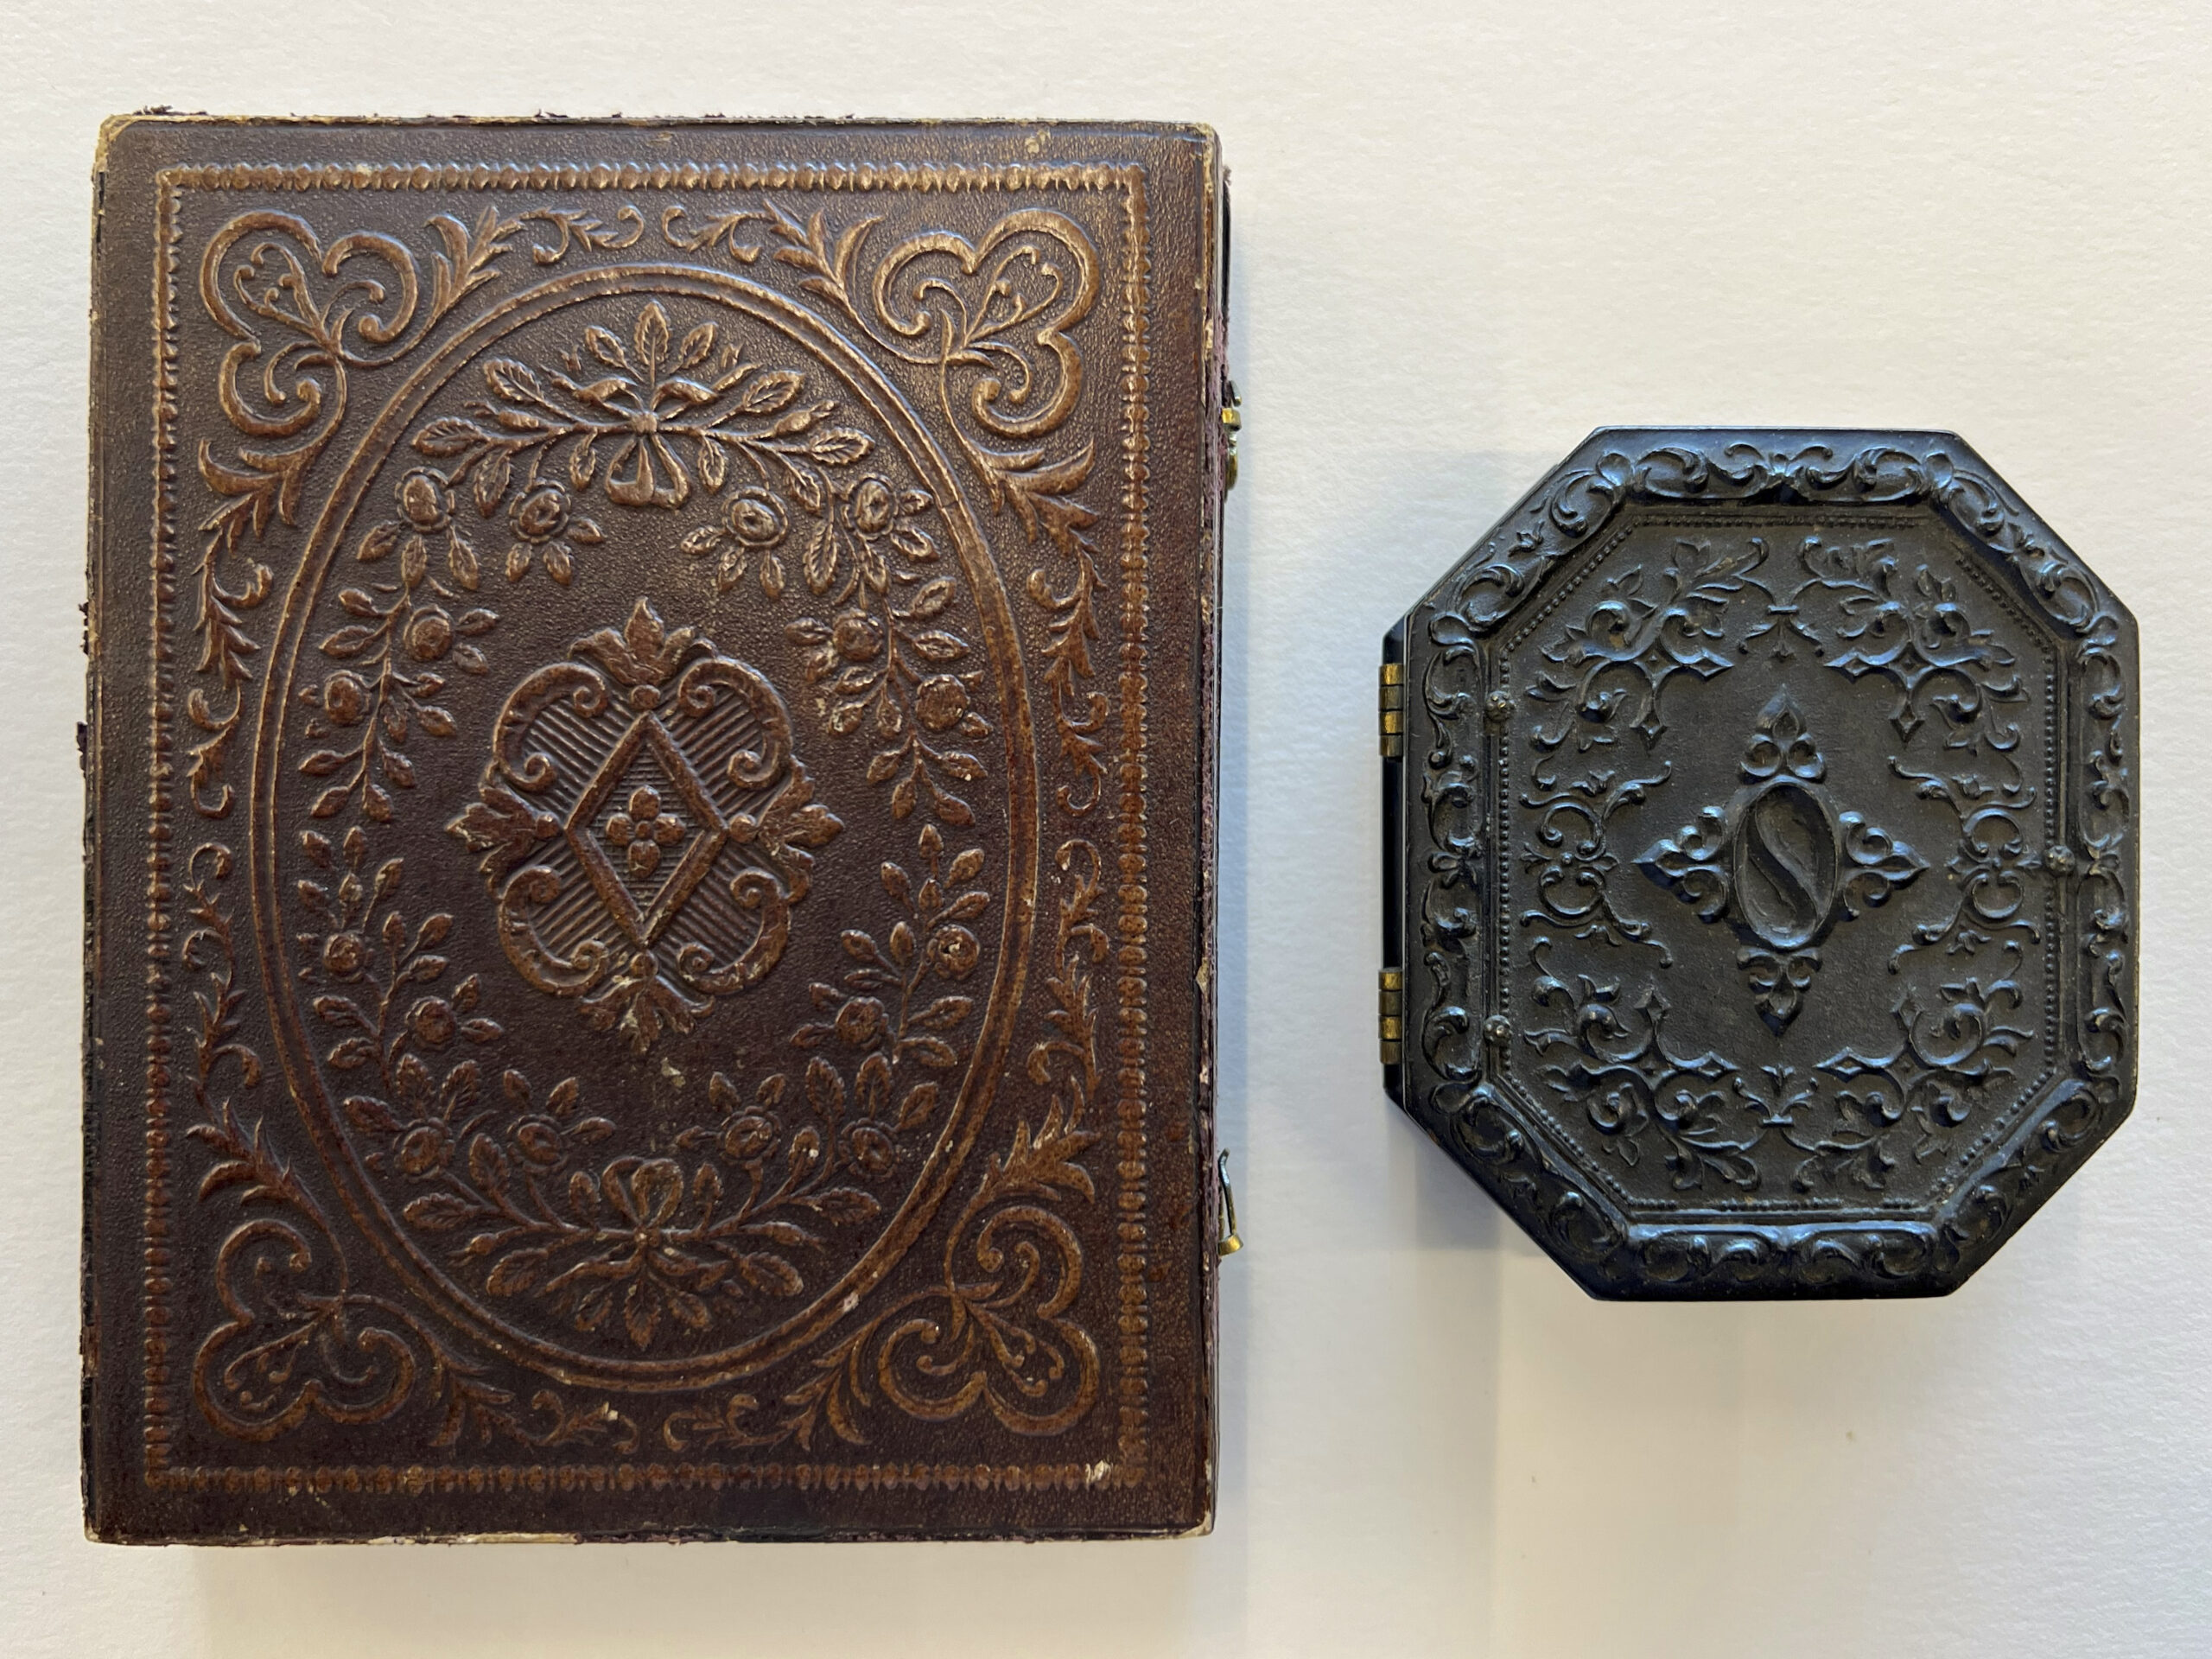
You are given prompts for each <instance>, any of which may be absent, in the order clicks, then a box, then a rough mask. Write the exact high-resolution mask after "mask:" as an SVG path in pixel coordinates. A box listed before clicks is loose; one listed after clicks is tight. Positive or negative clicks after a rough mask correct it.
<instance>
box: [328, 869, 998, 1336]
mask: <svg viewBox="0 0 2212 1659" xmlns="http://www.w3.org/2000/svg"><path fill="white" fill-rule="evenodd" d="M921 849H922V853H923V856H924V861H925V868H924V871H923V873H922V879H921V881H920V884H919V886H918V887H916V886H915V884H914V881H913V878H912V875H910V874H909V873H908V872H907V871H906V869H905V868H903V867H901V866H900V865H898V864H896V863H890V862H887V863H886V864H885V865H884V866H883V868H882V872H881V875H882V881H883V886H884V889H885V891H886V893H887V894H888V895H889V896H890V897H891V898H892V899H893V901H894V902H895V903H896V904H897V906H899V910H900V911H901V912H903V913H902V915H901V916H900V918H899V920H898V921H897V922H896V923H894V924H893V926H892V928H891V929H890V931H889V932H888V934H887V937H886V938H885V939H884V940H883V941H881V942H879V941H878V940H877V939H876V938H874V936H873V935H871V934H869V933H868V932H865V931H861V930H858V929H855V930H850V931H848V932H847V933H846V934H845V935H844V936H843V940H842V943H843V946H844V950H845V953H846V955H847V957H849V958H850V959H851V961H852V963H854V965H853V967H851V968H850V969H848V970H847V972H846V973H845V975H844V976H843V983H842V986H829V985H816V986H814V987H813V988H812V989H813V994H814V1001H815V1003H816V1006H817V1008H819V1009H820V1010H822V1011H823V1012H824V1013H825V1014H829V1018H828V1019H827V1020H823V1021H822V1022H819V1023H812V1024H808V1025H805V1026H802V1027H800V1028H799V1029H798V1031H796V1032H794V1033H792V1034H791V1039H790V1042H791V1047H792V1048H793V1049H795V1050H797V1051H798V1052H801V1053H803V1054H804V1055H806V1057H807V1058H805V1060H804V1064H803V1065H799V1066H797V1067H793V1068H791V1069H789V1070H785V1071H775V1072H772V1073H770V1074H768V1075H766V1076H764V1077H761V1078H760V1080H759V1082H758V1084H756V1085H755V1086H754V1087H753V1090H752V1091H751V1094H750V1096H749V1097H748V1096H747V1095H746V1094H745V1092H744V1091H742V1090H741V1088H740V1086H739V1084H738V1082H737V1080H736V1079H734V1077H731V1076H730V1075H729V1074H728V1073H726V1072H722V1071H716V1072H715V1073H714V1074H713V1076H712V1077H711V1078H710V1080H709V1085H708V1097H709V1101H710V1102H711V1103H713V1105H714V1107H715V1110H716V1112H717V1113H718V1114H719V1115H720V1117H721V1122H719V1123H718V1124H712V1125H693V1126H690V1127H689V1128H683V1129H682V1130H679V1131H678V1132H677V1135H675V1137H674V1146H675V1149H676V1150H677V1151H678V1152H681V1153H683V1154H691V1155H695V1156H696V1161H693V1162H691V1163H690V1166H689V1167H687V1166H686V1163H685V1161H684V1160H680V1159H678V1158H676V1157H648V1156H636V1155H630V1156H624V1157H620V1158H616V1159H613V1160H611V1161H607V1162H606V1163H604V1164H601V1163H599V1162H598V1161H597V1160H595V1159H593V1158H590V1157H589V1156H588V1154H586V1152H585V1151H584V1148H585V1147H588V1146H589V1145H591V1144H593V1143H595V1142H597V1141H602V1140H604V1139H606V1138H607V1135H610V1134H612V1133H613V1128H614V1126H613V1124H612V1123H611V1122H608V1121H607V1120H606V1119H604V1118H601V1117H593V1116H578V1112H579V1110H580V1106H579V1096H580V1092H581V1091H580V1089H579V1085H578V1084H577V1081H576V1079H575V1078H573V1077H571V1078H568V1079H565V1080H563V1082H562V1083H560V1084H556V1085H555V1087H554V1088H553V1089H552V1090H550V1092H549V1094H548V1095H547V1096H546V1098H545V1102H544V1104H543V1107H542V1108H540V1107H538V1106H536V1105H535V1104H534V1103H533V1101H532V1095H531V1088H530V1084H529V1083H528V1081H527V1079H526V1078H525V1077H524V1076H523V1075H522V1074H521V1073H520V1072H518V1071H512V1070H510V1071H507V1072H505V1074H504V1075H503V1077H502V1078H501V1090H502V1094H503V1096H504V1098H505V1106H503V1107H497V1108H495V1109H489V1110H475V1109H474V1105H475V1102H474V1096H475V1080H474V1071H473V1070H472V1071H471V1072H470V1074H469V1075H468V1077H467V1078H466V1080H465V1083H464V1086H462V1087H461V1088H459V1089H457V1090H456V1089H453V1088H448V1090H447V1091H445V1093H444V1094H443V1095H442V1096H441V1100H440V1103H439V1109H437V1111H436V1112H435V1114H434V1115H433V1116H432V1117H431V1118H430V1119H429V1121H427V1122H415V1123H411V1124H410V1123H401V1122H397V1121H391V1122H381V1123H378V1124H377V1125H375V1126H374V1127H377V1128H382V1129H384V1130H385V1131H386V1132H387V1133H390V1134H391V1135H393V1136H394V1137H395V1139H394V1141H393V1151H394V1156H395V1158H396V1160H397V1169H398V1171H399V1173H401V1174H403V1175H404V1176H406V1177H408V1178H409V1179H412V1180H415V1181H416V1182H418V1183H420V1184H421V1185H423V1187H424V1188H425V1190H424V1191H423V1192H421V1193H420V1194H418V1196H416V1197H415V1198H412V1199H410V1201H409V1202H408V1203H407V1204H406V1205H404V1208H403V1210H402V1212H401V1213H402V1216H403V1217H404V1220H405V1221H406V1222H407V1223H408V1224H410V1226H412V1227H414V1228H416V1230H420V1231H423V1232H426V1233H433V1234H438V1235H449V1236H451V1237H452V1239H453V1241H454V1242H453V1244H452V1246H451V1249H450V1255H451V1257H452V1260H453V1261H454V1264H455V1266H456V1267H458V1268H464V1269H467V1270H469V1271H471V1272H472V1273H474V1272H480V1273H481V1274H482V1280H483V1287H484V1290H485V1293H486V1295H488V1296H490V1297H493V1298H495V1299H512V1298H518V1297H530V1298H534V1299H536V1300H539V1301H542V1302H543V1303H544V1304H545V1305H546V1306H549V1307H550V1309H551V1310H552V1311H553V1312H554V1313H555V1314H556V1316H557V1317H560V1318H562V1319H566V1320H567V1321H568V1322H569V1324H570V1325H572V1326H573V1327H574V1328H575V1329H576V1330H577V1331H580V1332H585V1333H586V1334H591V1333H595V1332H601V1331H608V1332H613V1331H616V1330H618V1329H619V1332H620V1334H621V1335H622V1336H623V1337H625V1338H627V1340H628V1342H629V1344H630V1345H631V1346H632V1348H634V1349H635V1350H637V1351H639V1352H645V1351H651V1350H652V1349H653V1348H654V1347H655V1346H656V1345H657V1344H660V1343H661V1342H662V1341H663V1340H664V1339H674V1338H682V1337H693V1338H696V1337H703V1336H704V1335H706V1334H707V1333H708V1332H710V1331H712V1330H713V1329H714V1328H715V1326H716V1325H718V1324H721V1323H724V1322H727V1321H728V1320H729V1319H738V1318H741V1317H743V1315H744V1313H745V1311H746V1310H747V1309H748V1308H751V1307H753V1306H755V1305H757V1304H758V1303H759V1302H760V1301H761V1300H764V1299H765V1300H770V1301H777V1300H789V1299H791V1298H793V1297H796V1296H798V1295H799V1294H802V1293H803V1292H804V1290H805V1289H806V1287H807V1286H808V1284H809V1283H810V1282H811V1275H812V1274H814V1273H815V1272H818V1271H819V1268H818V1265H817V1264H818V1263H819V1262H820V1261H821V1257H820V1256H819V1255H818V1254H814V1255H810V1253H818V1252H820V1251H821V1250H823V1249H825V1248H826V1246H827V1244H828V1242H829V1241H828V1237H827V1234H828V1233H829V1231H833V1230H836V1229H837V1228H840V1227H846V1226H850V1225H854V1224H859V1223H862V1222H866V1221H868V1220H870V1219H872V1218H874V1217H876V1216H878V1215H880V1213H881V1211H882V1209H883V1201H882V1200H881V1199H880V1198H878V1197H877V1196H876V1193H875V1192H874V1191H871V1190H870V1189H871V1188H875V1187H879V1186H880V1185H881V1184H882V1183H883V1182H885V1181H886V1180H887V1179H889V1178H891V1177H892V1176H893V1174H894V1173H896V1171H897V1169H898V1167H899V1161H900V1152H899V1138H900V1137H901V1136H903V1135H907V1134H908V1133H909V1132H911V1131H914V1130H918V1129H921V1130H926V1129H928V1128H930V1126H931V1119H932V1118H933V1116H935V1114H936V1112H937V1108H938V1101H939V1095H940V1088H941V1085H940V1084H939V1083H938V1080H937V1077H936V1076H934V1075H930V1076H925V1077H922V1078H920V1079H919V1080H909V1078H908V1076H907V1073H908V1072H909V1071H910V1070H911V1069H913V1068H918V1069H919V1070H920V1071H923V1072H925V1073H928V1074H938V1073H944V1072H946V1071H951V1070H952V1069H954V1068H956V1067H957V1065H959V1063H960V1053H959V1051H958V1050H957V1048H955V1047H954V1046H953V1043H952V1041H951V1040H950V1039H952V1038H953V1037H954V1035H955V1034H956V1033H957V1032H958V1031H959V1029H960V1028H961V1027H963V1025H965V1024H966V1023H967V1021H968V1020H969V1017H970V1015H971V1014H973V1012H974V1007H975V1004H974V1001H973V999H971V998H969V997H967V996H964V995H958V994H957V993H954V992H951V991H949V990H947V989H945V988H944V986H945V985H947V984H949V983H952V982H959V981H962V980H964V979H966V978H967V977H968V976H969V975H970V974H971V973H972V972H973V971H974V969H975V968H976V963H977V960H978V958H979V957H980V954H981V947H980V945H979V944H978V942H977V940H976V936H975V935H974V933H973V932H971V931H969V928H968V927H967V926H966V925H965V924H966V923H968V922H970V921H973V920H975V919H976V918H977V917H978V916H980V915H981V914H982V912H983V910H984V909H985V908H986V906H988V902H989V898H988V893H985V892H984V891H983V890H982V889H981V888H976V887H969V888H964V889H963V888H960V887H959V886H958V884H960V883H961V882H963V881H967V880H972V879H973V878H974V877H975V876H976V874H979V873H980V872H981V870H982V863H983V855H982V850H981V849H969V850H968V851H965V852H963V853H961V854H960V855H957V857H955V858H954V859H952V860H951V861H950V862H949V863H946V862H945V861H944V860H943V857H942V854H943V846H942V842H941V840H940V839H939V838H938V835H937V831H936V829H935V827H934V826H930V827H928V828H926V829H925V830H924V831H923V835H922V838H921ZM833 1010H834V1011H833ZM848 1065H850V1066H852V1067H853V1068H854V1069H853V1071H851V1073H850V1075H848V1072H847V1071H846V1069H845V1068H846V1067H847V1066H848ZM902 1084H903V1085H904V1086H903V1088H902ZM454 1099H458V1100H459V1101H461V1103H462V1104H461V1108H460V1109H458V1110H456V1109H453V1108H452V1106H451V1104H450V1102H451V1101H452V1100H454ZM894 1100H895V1101H896V1104H895V1105H894V1104H893V1102H894ZM351 1104H352V1103H349V1108H350V1107H351ZM463 1113H469V1114H470V1115H467V1116H463ZM359 1121H360V1120H359V1117H358V1116H357V1117H356V1122H357V1123H358V1122H359Z"/></svg>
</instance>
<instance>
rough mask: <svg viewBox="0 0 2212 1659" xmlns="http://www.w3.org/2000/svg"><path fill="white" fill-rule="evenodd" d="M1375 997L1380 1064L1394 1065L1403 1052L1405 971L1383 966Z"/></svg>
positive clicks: (1404, 1034)
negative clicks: (1380, 1050)
mask: <svg viewBox="0 0 2212 1659" xmlns="http://www.w3.org/2000/svg"><path fill="white" fill-rule="evenodd" d="M1380 977H1381V985H1382V988H1381V990H1380V992H1379V993H1378V994H1377V995H1376V1030H1377V1032H1378V1033H1379V1034H1380V1035H1381V1037H1382V1039H1383V1065H1396V1064H1397V1063H1398V1060H1399V1058H1400V1057H1401V1056H1402V1055H1403V1053H1404V1052H1405V1037H1406V1020H1405V1014H1406V971H1405V969H1402V968H1385V969H1383V972H1382V975H1381V976H1380Z"/></svg>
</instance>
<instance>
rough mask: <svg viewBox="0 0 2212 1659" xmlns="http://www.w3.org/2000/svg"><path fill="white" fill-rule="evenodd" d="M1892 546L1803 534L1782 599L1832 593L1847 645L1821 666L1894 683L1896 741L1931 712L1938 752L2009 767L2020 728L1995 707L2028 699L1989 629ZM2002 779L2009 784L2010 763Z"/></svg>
mask: <svg viewBox="0 0 2212 1659" xmlns="http://www.w3.org/2000/svg"><path fill="white" fill-rule="evenodd" d="M1892 549H1893V544H1892V543H1891V541H1890V540H1889V539H1888V538H1886V537H1876V538H1874V539H1872V540H1869V541H1866V542H1860V543H1847V544H1839V543H1826V542H1823V541H1821V538H1820V537H1815V536H1808V537H1806V538H1805V543H1804V545H1803V547H1802V549H1800V550H1799V554H1798V556H1799V558H1800V560H1801V561H1802V563H1803V564H1804V567H1805V569H1806V572H1807V574H1808V580H1807V581H1806V582H1803V583H1802V584H1801V585H1800V586H1799V587H1798V588H1796V590H1795V591H1794V592H1793V593H1792V594H1790V595H1789V600H1788V601H1786V602H1787V603H1788V604H1790V605H1792V606H1794V605H1795V604H1796V602H1797V600H1798V597H1799V595H1801V594H1803V593H1804V592H1805V591H1806V590H1807V589H1808V588H1813V587H1815V586H1817V587H1820V588H1824V589H1826V590H1827V592H1829V593H1831V594H1835V595H1836V596H1837V599H1838V603H1839V605H1840V608H1841V610H1842V613H1843V615H1844V618H1845V620H1846V621H1847V623H1848V624H1850V626H1840V627H1839V628H1838V629H1837V636H1838V638H1840V639H1845V640H1847V641H1849V642H1850V644H1849V645H1847V647H1846V648H1845V649H1844V650H1842V651H1840V652H1835V653H1834V654H1833V655H1831V656H1829V657H1828V658H1827V665H1828V666H1829V667H1830V668H1833V669H1834V670H1836V671H1838V672H1840V673H1842V674H1846V675H1848V676H1849V677H1851V678H1853V679H1854V680H1855V679H1858V678H1859V677H1861V676H1863V675H1866V674H1880V675H1883V676H1885V677H1887V678H1888V679H1889V680H1890V681H1891V683H1893V684H1894V685H1895V686H1896V687H1897V702H1896V704H1895V706H1894V707H1893V708H1892V709H1891V712H1890V721H1891V724H1892V725H1894V726H1895V727H1896V728H1897V735H1898V736H1899V737H1901V738H1904V739H1905V740H1906V741H1910V740H1911V738H1912V735H1913V734H1914V733H1915V732H1916V731H1918V730H1919V729H1920V728H1921V727H1922V726H1923V725H1924V724H1925V723H1926V722H1927V721H1928V720H1929V717H1930V715H1931V714H1932V715H1934V717H1936V719H1937V720H1939V721H1941V722H1942V733H1943V747H1945V748H1947V749H1963V750H1966V751H1967V752H1968V753H1973V754H1976V755H1980V754H1983V753H1988V754H1995V755H2003V756H2005V757H2007V760H2008V763H2009V759H2010V757H2011V755H2012V753H2013V751H2015V750H2017V749H2018V747H2019V746H2020V728H2019V726H2018V724H2017V723H2016V722H2014V721H2010V720H2007V719H2005V718H2004V715H2003V711H2004V710H2005V709H2007V708H2011V707H2016V706H2018V705H2020V704H2024V703H2025V702H2027V700H2028V694H2027V692H2026V691H2025V690H2024V689H2023V687H2022V685H2021V683H2020V677H2019V675H2018V672H2017V671H2015V664H2014V661H2013V656H2012V652H2010V651H2008V650H2007V649H2006V648H2005V646H2004V645H2001V644H1999V642H1998V641H1997V639H1996V637H1995V635H1994V634H1993V632H1991V631H1990V630H1989V629H1987V628H1977V627H1975V626H1974V622H1973V620H1972V619H1971V618H1970V617H1969V616H1968V615H1967V611H1966V608H1965V607H1963V606H1962V605H1961V604H1960V603H1959V600H1958V584H1957V582H1955V581H1954V580H1952V579H1951V578H1950V577H1948V576H1944V575H1938V574H1936V572H1935V571H1934V570H1933V569H1930V568H1929V566H1927V565H1926V564H1919V565H1916V566H1915V567H1914V568H1913V569H1912V573H1911V575H1910V578H1908V577H1907V576H1906V575H1905V574H1904V570H1903V569H1901V568H1900V566H1899V564H1898V563H1897V556H1896V555H1895V553H1894V551H1893V550H1892ZM2012 775H2013V779H2014V781H2015V782H2016V783H2017V782H2018V768H2017V767H2014V768H2013V769H2012Z"/></svg>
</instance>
